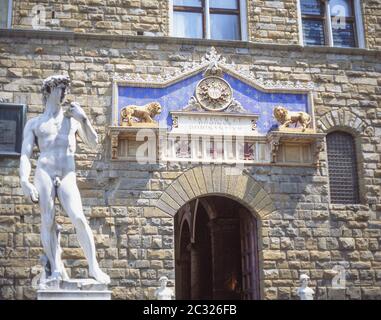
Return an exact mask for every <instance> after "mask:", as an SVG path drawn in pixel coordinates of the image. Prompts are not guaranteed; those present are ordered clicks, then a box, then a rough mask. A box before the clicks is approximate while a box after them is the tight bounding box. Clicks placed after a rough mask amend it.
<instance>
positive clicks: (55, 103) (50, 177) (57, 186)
mask: <svg viewBox="0 0 381 320" xmlns="http://www.w3.org/2000/svg"><path fill="white" fill-rule="evenodd" d="M69 84H70V79H69V77H67V76H51V77H49V78H47V79H45V80H44V83H43V87H42V93H43V97H44V103H45V110H44V112H43V113H42V114H41V115H39V116H37V117H35V118H32V119H30V120H29V121H28V122H27V124H26V126H25V129H24V140H23V144H22V150H21V158H20V181H21V186H22V189H23V192H24V194H25V196H26V197H28V198H29V199H31V200H32V201H33V202H35V203H39V205H40V210H41V240H42V244H43V248H44V252H45V254H46V256H47V258H48V260H49V265H50V274H49V276H48V280H54V281H58V282H60V281H62V280H67V275H66V271H65V269H64V265H63V263H62V260H61V248H60V246H59V228H58V229H57V226H56V223H55V212H54V202H55V198H56V197H57V198H58V199H59V201H60V204H61V205H62V207H63V209H64V210H65V211H66V213H67V214H68V216H69V217H70V219H71V221H72V222H73V224H74V226H75V229H76V232H77V236H78V240H79V243H80V244H81V246H82V248H83V250H84V254H85V256H86V258H87V261H88V263H89V275H90V276H91V277H94V278H95V279H96V280H97V281H98V282H100V283H103V284H107V283H109V282H110V278H109V276H108V275H107V274H105V273H104V272H103V271H102V270H101V269H100V267H99V265H98V262H97V259H96V251H95V245H94V238H93V235H92V231H91V229H90V226H89V224H88V222H87V220H86V217H85V215H84V213H83V209H82V202H81V196H80V193H79V190H78V187H77V183H76V174H75V162H74V153H75V147H76V137H75V136H76V134H77V133H78V135H79V136H80V137H81V139H82V140H83V141H84V142H85V143H87V144H88V145H89V146H91V147H92V148H96V147H97V142H98V137H97V133H96V131H95V130H94V128H93V127H92V125H91V123H90V121H89V119H88V117H87V115H86V113H85V112H84V110H83V109H82V108H81V106H80V105H79V104H78V103H76V102H72V103H71V104H70V106H69V107H68V109H67V110H66V111H65V112H64V111H63V108H62V107H61V102H62V101H63V99H64V96H65V90H66V89H67V88H68V87H69ZM36 141H37V143H38V147H39V149H40V155H39V159H38V162H37V167H36V171H35V176H34V184H32V183H31V182H30V181H29V177H30V173H31V163H30V157H31V155H32V152H33V146H34V144H35V142H36Z"/></svg>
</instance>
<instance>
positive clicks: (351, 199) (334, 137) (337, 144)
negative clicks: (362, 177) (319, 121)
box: [327, 131, 359, 204]
mask: <svg viewBox="0 0 381 320" xmlns="http://www.w3.org/2000/svg"><path fill="white" fill-rule="evenodd" d="M327 154H328V172H329V184H330V195H331V203H335V204H355V203H359V187H358V174H357V162H356V147H355V142H354V139H353V136H352V135H350V134H349V133H345V132H341V131H335V132H332V133H329V134H328V135H327Z"/></svg>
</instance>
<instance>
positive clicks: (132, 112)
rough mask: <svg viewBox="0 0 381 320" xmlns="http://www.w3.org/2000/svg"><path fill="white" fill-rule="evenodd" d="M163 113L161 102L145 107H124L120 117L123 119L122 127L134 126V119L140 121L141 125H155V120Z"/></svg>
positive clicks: (148, 104)
mask: <svg viewBox="0 0 381 320" xmlns="http://www.w3.org/2000/svg"><path fill="white" fill-rule="evenodd" d="M160 113H161V105H160V103H159V102H151V103H147V104H146V105H144V106H135V105H130V106H126V107H124V108H123V109H122V110H121V112H120V116H121V119H122V126H123V125H125V126H132V125H133V123H134V122H135V123H136V121H134V118H136V119H138V120H140V121H139V123H155V120H153V118H154V117H155V116H156V115H158V114H160Z"/></svg>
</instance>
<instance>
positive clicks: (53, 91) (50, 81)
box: [41, 75, 70, 104]
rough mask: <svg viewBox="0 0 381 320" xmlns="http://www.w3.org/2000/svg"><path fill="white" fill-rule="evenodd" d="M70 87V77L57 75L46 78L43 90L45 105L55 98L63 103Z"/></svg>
mask: <svg viewBox="0 0 381 320" xmlns="http://www.w3.org/2000/svg"><path fill="white" fill-rule="evenodd" d="M69 86H70V78H69V77H68V76H64V75H56V76H50V77H48V78H46V79H45V80H44V82H43V84H42V88H41V91H42V95H43V100H44V104H45V103H46V101H47V100H48V99H49V98H55V99H57V101H59V102H62V101H63V99H64V98H65V93H66V90H67V89H68V88H69Z"/></svg>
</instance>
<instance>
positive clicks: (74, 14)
mask: <svg viewBox="0 0 381 320" xmlns="http://www.w3.org/2000/svg"><path fill="white" fill-rule="evenodd" d="M37 5H40V7H36V6H37ZM41 7H43V8H45V13H46V29H50V30H65V31H74V32H81V33H84V32H86V33H107V34H124V35H159V36H160V35H165V36H170V34H169V33H170V31H169V16H170V13H169V12H170V8H169V1H168V0H163V1H157V0H156V1H155V0H69V1H63V0H58V1H54V2H52V1H48V0H32V1H21V0H14V12H13V27H14V28H27V29H31V28H32V19H33V17H34V16H35V15H36V13H37V11H36V10H38V9H41ZM247 8H248V10H247V18H248V34H249V41H255V42H264V43H277V44H298V43H299V40H298V39H299V38H298V37H299V35H298V33H299V31H298V19H297V18H298V12H297V0H275V1H274V0H272V1H265V0H247ZM362 8H363V20H364V30H365V39H366V47H367V48H369V49H380V46H381V44H380V43H381V42H380V41H381V27H380V26H381V2H380V0H368V1H362ZM53 12H54V13H53ZM52 14H53V15H54V16H52Z"/></svg>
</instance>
